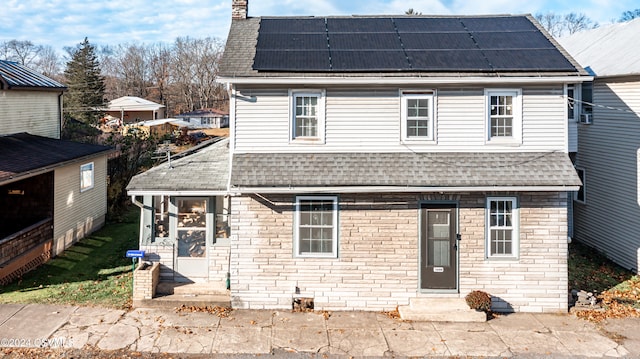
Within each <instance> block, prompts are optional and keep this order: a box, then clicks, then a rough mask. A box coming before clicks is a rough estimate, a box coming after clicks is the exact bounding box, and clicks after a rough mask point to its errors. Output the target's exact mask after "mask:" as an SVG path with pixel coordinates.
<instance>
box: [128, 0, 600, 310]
mask: <svg viewBox="0 0 640 359" xmlns="http://www.w3.org/2000/svg"><path fill="white" fill-rule="evenodd" d="M246 15H247V2H246V1H243V0H239V1H238V0H234V1H233V18H234V19H233V21H232V25H231V29H230V32H229V36H228V40H227V44H226V47H225V53H224V56H223V59H222V61H221V65H220V78H219V79H218V81H219V82H221V83H224V84H225V85H227V86H228V88H229V90H230V108H231V109H230V138H229V141H228V149H227V146H225V145H224V142H219V143H218V147H215V145H213V146H211V147H207V148H206V152H205V150H201V152H198V153H196V154H194V155H191V156H190V157H185V158H183V159H182V160H181V161H183V162H181V163H180V165H178V161H175V162H174V164H173V168H170V167H169V165H168V164H164V165H162V166H160V167H158V168H156V169H154V170H152V171H154V172H152V173H151V174H149V173H145V174H142V175H139V176H138V177H136V178H134V179H133V180H132V182H131V184H130V185H129V187H128V190H129V193H130V194H131V195H133V196H134V197H135V199H139V200H140V201H141V202H142V203H140V205H141V207H142V208H143V209H142V221H141V229H142V233H141V237H140V241H141V243H140V247H141V248H143V249H145V250H146V251H147V253H148V254H149V258H151V259H154V260H156V261H160V262H162V263H163V264H164V266H163V268H164V272H163V273H164V278H165V279H170V278H175V279H177V280H185V281H195V282H208V283H211V284H212V285H213V286H216V287H217V288H220V287H223V285H224V282H223V280H224V279H225V274H226V273H229V286H230V297H231V302H232V305H233V306H234V307H237V308H256V309H266V308H279V309H285V308H291V306H292V301H293V300H294V299H296V298H300V297H304V298H311V300H313V302H314V306H315V309H320V310H393V309H396V308H397V307H400V310H401V312H406V311H407V308H409V307H408V306H409V305H410V304H412V305H413V306H414V307H420V306H429V305H431V304H430V301H433V300H435V299H433V298H455V299H458V300H459V299H460V298H463V297H464V296H465V295H466V294H467V293H469V292H470V291H472V290H476V289H477V290H484V291H486V292H488V293H490V294H491V295H492V296H493V309H494V310H496V311H525V312H566V311H567V307H568V303H567V288H568V279H567V210H568V207H567V201H568V193H569V192H572V191H576V190H578V188H579V186H580V184H581V182H580V180H579V178H578V176H577V174H576V172H575V169H574V168H573V165H572V162H571V160H570V158H569V151H570V146H569V127H570V126H569V121H568V106H567V96H566V95H567V90H568V88H570V87H571V86H575V85H579V84H580V83H582V82H583V81H590V80H591V79H592V78H591V77H590V76H588V74H587V73H586V72H585V71H584V70H583V69H582V68H581V67H580V66H579V65H578V64H577V63H576V62H575V61H573V59H572V58H571V57H570V56H568V55H567V54H566V53H565V52H564V50H562V49H561V48H560V47H559V46H558V45H557V43H556V42H555V41H554V40H553V39H552V38H551V37H550V36H549V35H548V34H547V33H546V32H545V31H544V30H543V29H542V27H541V26H540V25H539V24H538V23H537V22H536V21H535V20H534V19H533V18H532V17H531V16H529V15H527V16H469V17H443V16H436V17H429V16H410V17H409V16H387V17H381V16H375V17H364V16H358V17H326V18H325V17H282V18H281V17H263V18H260V17H255V18H248V17H247V16H246ZM189 158H190V159H189ZM149 172H151V171H149ZM165 178H166V179H167V180H166V183H162V181H165ZM227 227H229V228H228V229H227ZM218 233H223V236H225V238H224V239H222V238H220V237H219V236H218ZM226 236H228V239H227V238H226ZM227 260H228V262H226V261H227Z"/></svg>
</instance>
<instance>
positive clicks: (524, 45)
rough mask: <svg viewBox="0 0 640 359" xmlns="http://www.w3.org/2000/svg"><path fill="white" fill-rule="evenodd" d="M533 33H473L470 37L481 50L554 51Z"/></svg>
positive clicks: (545, 39) (542, 37)
mask: <svg viewBox="0 0 640 359" xmlns="http://www.w3.org/2000/svg"><path fill="white" fill-rule="evenodd" d="M537 34H539V33H536V32H534V31H520V32H473V33H471V35H472V36H473V38H474V39H475V40H476V42H477V43H478V47H480V48H481V49H554V48H555V47H554V46H553V44H552V43H551V42H550V41H549V40H548V39H547V38H546V37H544V36H536V35H537Z"/></svg>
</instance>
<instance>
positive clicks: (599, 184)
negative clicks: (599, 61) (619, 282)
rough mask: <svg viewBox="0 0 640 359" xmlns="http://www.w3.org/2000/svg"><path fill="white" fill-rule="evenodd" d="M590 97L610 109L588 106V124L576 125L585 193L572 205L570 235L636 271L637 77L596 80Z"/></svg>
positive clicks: (638, 207)
mask: <svg viewBox="0 0 640 359" xmlns="http://www.w3.org/2000/svg"><path fill="white" fill-rule="evenodd" d="M593 102H594V103H596V104H598V105H601V106H607V107H610V108H606V107H600V106H596V107H593V124H592V125H589V126H578V134H579V141H580V143H579V146H580V150H579V151H578V153H577V161H576V166H578V167H579V168H583V169H584V170H585V175H586V182H587V192H588V193H586V200H587V204H581V203H579V202H575V205H574V214H575V215H574V238H575V239H576V240H578V241H582V242H584V243H587V244H588V245H590V246H593V247H595V248H597V249H598V250H600V251H603V252H605V253H606V254H607V256H608V257H609V258H611V259H613V260H614V261H616V262H617V263H618V264H620V265H621V266H623V267H625V268H629V269H633V270H634V271H638V268H639V261H640V259H639V258H640V253H639V252H640V250H639V248H640V236H639V235H638V234H637V233H638V229H639V228H640V227H639V223H640V222H639V220H638V219H639V218H640V205H639V203H640V198H638V188H640V187H639V186H640V183H638V181H639V179H638V178H639V177H638V175H639V173H638V169H637V168H638V165H639V163H638V162H639V158H638V156H639V155H640V154H639V152H638V151H639V149H640V142H639V140H638V139H639V138H640V115H638V114H640V77H635V78H633V77H631V78H628V79H620V80H618V81H616V80H614V79H611V80H607V79H596V81H595V82H594V88H593ZM618 109H619V110H618ZM621 110H622V111H621ZM629 111H631V112H629Z"/></svg>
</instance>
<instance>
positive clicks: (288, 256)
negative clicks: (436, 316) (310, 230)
mask: <svg viewBox="0 0 640 359" xmlns="http://www.w3.org/2000/svg"><path fill="white" fill-rule="evenodd" d="M494 195H495V196H504V195H506V194H504V193H495V194H494V193H459V194H445V195H437V194H370V195H367V194H348V195H347V194H344V195H340V196H339V201H340V211H339V214H338V216H339V224H340V228H339V251H338V252H339V254H338V258H334V259H324V258H305V259H302V258H294V257H293V239H292V238H293V203H294V200H295V197H294V196H293V195H260V196H241V197H233V198H232V204H231V209H232V215H231V295H232V305H233V306H234V307H236V308H252V309H285V308H291V303H292V297H293V296H302V297H311V298H314V301H315V308H316V309H319V310H375V311H377V310H393V309H395V308H396V306H398V305H407V304H409V300H410V299H411V298H414V297H421V296H427V297H428V296H433V294H423V293H420V292H419V290H418V228H419V227H418V212H419V211H418V209H417V208H418V202H419V201H421V200H435V201H442V200H454V201H458V203H459V223H460V234H461V236H462V240H461V242H460V247H459V248H460V293H459V294H455V295H453V296H455V297H458V296H460V297H464V295H466V294H467V293H468V292H470V291H472V290H475V289H479V290H484V291H487V292H489V293H490V294H492V295H493V296H494V309H495V310H498V311H529V312H566V311H567V282H568V279H567V233H566V231H567V229H566V194H565V193H519V194H515V196H517V197H518V198H519V202H520V257H519V259H518V260H501V261H497V260H486V259H485V224H484V222H485V203H486V197H487V196H494ZM296 287H299V288H300V293H299V294H297V295H296V294H295V288H296ZM442 296H451V295H442Z"/></svg>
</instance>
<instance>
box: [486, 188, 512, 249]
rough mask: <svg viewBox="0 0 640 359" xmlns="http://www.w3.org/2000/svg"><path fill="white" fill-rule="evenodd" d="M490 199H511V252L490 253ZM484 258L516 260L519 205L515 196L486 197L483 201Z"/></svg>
mask: <svg viewBox="0 0 640 359" xmlns="http://www.w3.org/2000/svg"><path fill="white" fill-rule="evenodd" d="M492 201H511V208H512V213H511V228H513V232H512V234H511V239H512V243H511V249H512V253H511V254H491V229H492V228H491V202H492ZM485 213H486V215H485V228H486V230H485V241H484V242H485V258H487V259H489V260H494V259H506V260H517V259H518V258H519V256H520V206H519V203H518V198H517V197H487V201H486V203H485Z"/></svg>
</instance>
